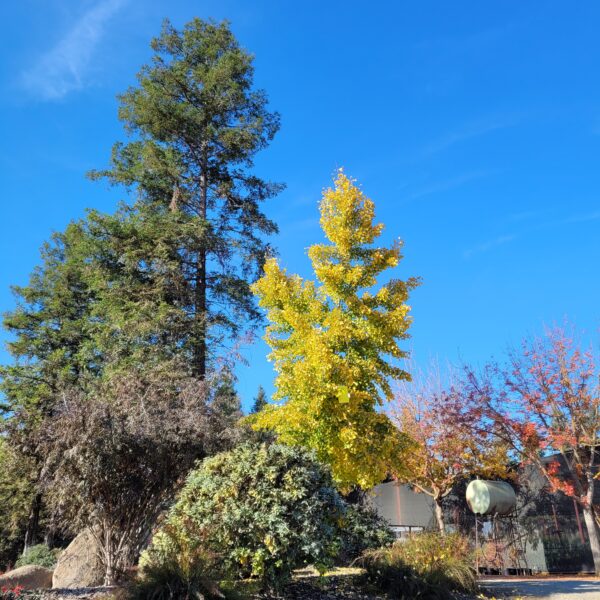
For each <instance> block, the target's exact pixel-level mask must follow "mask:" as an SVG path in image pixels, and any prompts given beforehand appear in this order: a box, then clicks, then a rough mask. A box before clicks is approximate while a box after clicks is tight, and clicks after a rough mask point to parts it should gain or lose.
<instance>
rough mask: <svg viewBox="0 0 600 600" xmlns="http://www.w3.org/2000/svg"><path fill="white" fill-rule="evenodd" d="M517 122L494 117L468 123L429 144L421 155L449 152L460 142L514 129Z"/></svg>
mask: <svg viewBox="0 0 600 600" xmlns="http://www.w3.org/2000/svg"><path fill="white" fill-rule="evenodd" d="M516 122H517V119H516V118H515V117H514V116H511V117H508V118H507V117H492V118H489V119H483V120H479V121H473V122H471V123H467V124H466V125H464V126H463V127H461V128H459V129H456V130H455V131H450V132H449V133H447V134H445V135H443V136H441V137H439V138H438V139H436V140H434V141H432V142H430V143H429V144H427V145H426V146H425V147H424V148H423V150H422V152H421V154H422V155H423V156H429V155H431V154H436V153H438V152H442V151H443V150H447V149H448V148H450V147H451V146H454V145H455V144H458V143H460V142H464V141H466V140H469V139H472V138H477V137H481V136H483V135H486V134H488V133H491V132H492V131H496V130H498V129H505V128H507V127H512V126H513V125H515V124H516Z"/></svg>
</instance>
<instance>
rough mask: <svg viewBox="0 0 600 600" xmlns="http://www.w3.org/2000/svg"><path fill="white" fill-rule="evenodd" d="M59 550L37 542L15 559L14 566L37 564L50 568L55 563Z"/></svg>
mask: <svg viewBox="0 0 600 600" xmlns="http://www.w3.org/2000/svg"><path fill="white" fill-rule="evenodd" d="M59 554H60V550H58V549H50V548H48V546H46V544H37V545H35V546H31V548H28V549H27V550H26V551H25V552H24V553H23V554H22V555H21V556H20V557H19V558H18V560H17V562H16V563H15V567H23V566H25V565H38V566H40V567H46V568H48V569H52V568H53V567H54V565H56V561H57V559H58V555H59Z"/></svg>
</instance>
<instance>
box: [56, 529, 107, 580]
mask: <svg viewBox="0 0 600 600" xmlns="http://www.w3.org/2000/svg"><path fill="white" fill-rule="evenodd" d="M103 581H104V567H103V566H102V563H101V562H100V557H99V552H98V545H97V543H96V540H95V539H94V536H93V535H92V533H91V532H90V530H89V529H85V530H84V531H82V532H81V533H80V534H79V535H78V536H77V537H76V538H75V539H74V540H73V541H72V542H71V543H70V544H69V545H68V546H67V548H66V550H64V551H63V553H62V554H61V555H60V557H59V559H58V562H57V563H56V567H55V568H54V575H53V577H52V587H53V588H85V587H96V586H99V585H102V583H103Z"/></svg>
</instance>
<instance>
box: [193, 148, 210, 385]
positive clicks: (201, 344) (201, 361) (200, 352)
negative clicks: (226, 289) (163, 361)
mask: <svg viewBox="0 0 600 600" xmlns="http://www.w3.org/2000/svg"><path fill="white" fill-rule="evenodd" d="M207 168H208V158H207V155H206V149H205V148H203V150H202V170H201V174H200V206H199V209H200V210H199V213H200V216H201V217H202V219H203V220H204V223H203V226H205V225H206V217H207V209H208V201H207V200H208V180H207V176H206V171H207ZM206 254H207V249H206V240H204V241H203V247H202V248H199V249H198V256H197V258H196V289H195V298H194V300H195V305H196V306H195V309H196V313H195V321H196V332H195V334H196V336H197V338H196V340H195V341H194V344H195V348H194V365H193V368H194V371H195V374H196V375H197V376H198V377H199V378H200V379H204V378H205V377H206V334H207V331H206V321H207V319H206V316H207V315H206V311H207V306H206Z"/></svg>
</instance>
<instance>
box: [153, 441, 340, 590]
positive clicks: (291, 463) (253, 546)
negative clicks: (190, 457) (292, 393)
mask: <svg viewBox="0 0 600 600" xmlns="http://www.w3.org/2000/svg"><path fill="white" fill-rule="evenodd" d="M343 515H344V502H343V500H342V499H341V497H340V495H339V494H338V492H337V491H336V490H335V487H334V485H333V482H332V479H331V475H330V473H329V471H328V470H327V469H325V468H324V467H323V466H322V465H320V464H319V463H318V462H317V461H316V459H315V458H314V456H313V455H312V454H311V453H309V452H306V451H305V450H302V449H299V448H292V447H289V446H284V445H280V444H252V443H246V444H243V445H241V446H238V447H237V448H235V449H234V450H232V451H230V452H224V453H221V454H218V455H216V456H214V457H212V458H209V459H207V460H205V461H204V462H203V463H202V464H201V465H200V466H199V468H197V469H196V470H195V471H192V473H190V475H189V476H188V478H187V482H186V484H185V486H184V488H183V490H182V493H181V495H180V497H179V499H178V501H177V502H176V504H175V505H174V507H173V508H172V510H171V512H170V513H169V515H168V517H167V520H166V527H164V528H163V529H162V530H161V531H160V532H159V533H158V534H157V535H156V536H155V537H154V539H153V541H152V544H151V546H150V548H149V550H148V551H147V553H146V554H145V556H144V558H143V560H142V568H143V570H146V568H147V567H146V566H145V565H147V564H154V565H161V564H162V565H165V564H167V565H168V563H169V561H172V556H173V551H172V550H171V548H173V547H176V546H181V547H184V548H185V552H188V553H189V554H190V557H193V556H194V555H195V553H201V554H203V555H204V556H206V552H212V553H213V557H217V558H216V559H214V560H213V562H215V563H218V564H219V565H220V566H221V567H222V568H223V569H224V571H225V572H226V577H229V578H231V579H243V578H247V577H253V578H256V579H257V580H259V581H260V582H261V584H262V586H263V587H265V588H277V587H280V586H281V585H282V584H284V583H285V582H286V581H287V580H289V578H290V576H291V573H292V570H293V569H296V568H299V567H302V566H305V565H308V564H313V565H315V566H317V568H319V567H322V568H325V567H326V566H329V565H331V564H333V559H334V558H335V555H336V553H337V552H338V551H339V537H340V536H339V524H340V522H341V520H342V519H343ZM186 560H187V559H186ZM190 560H192V558H190ZM211 560H212V559H211Z"/></svg>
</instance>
